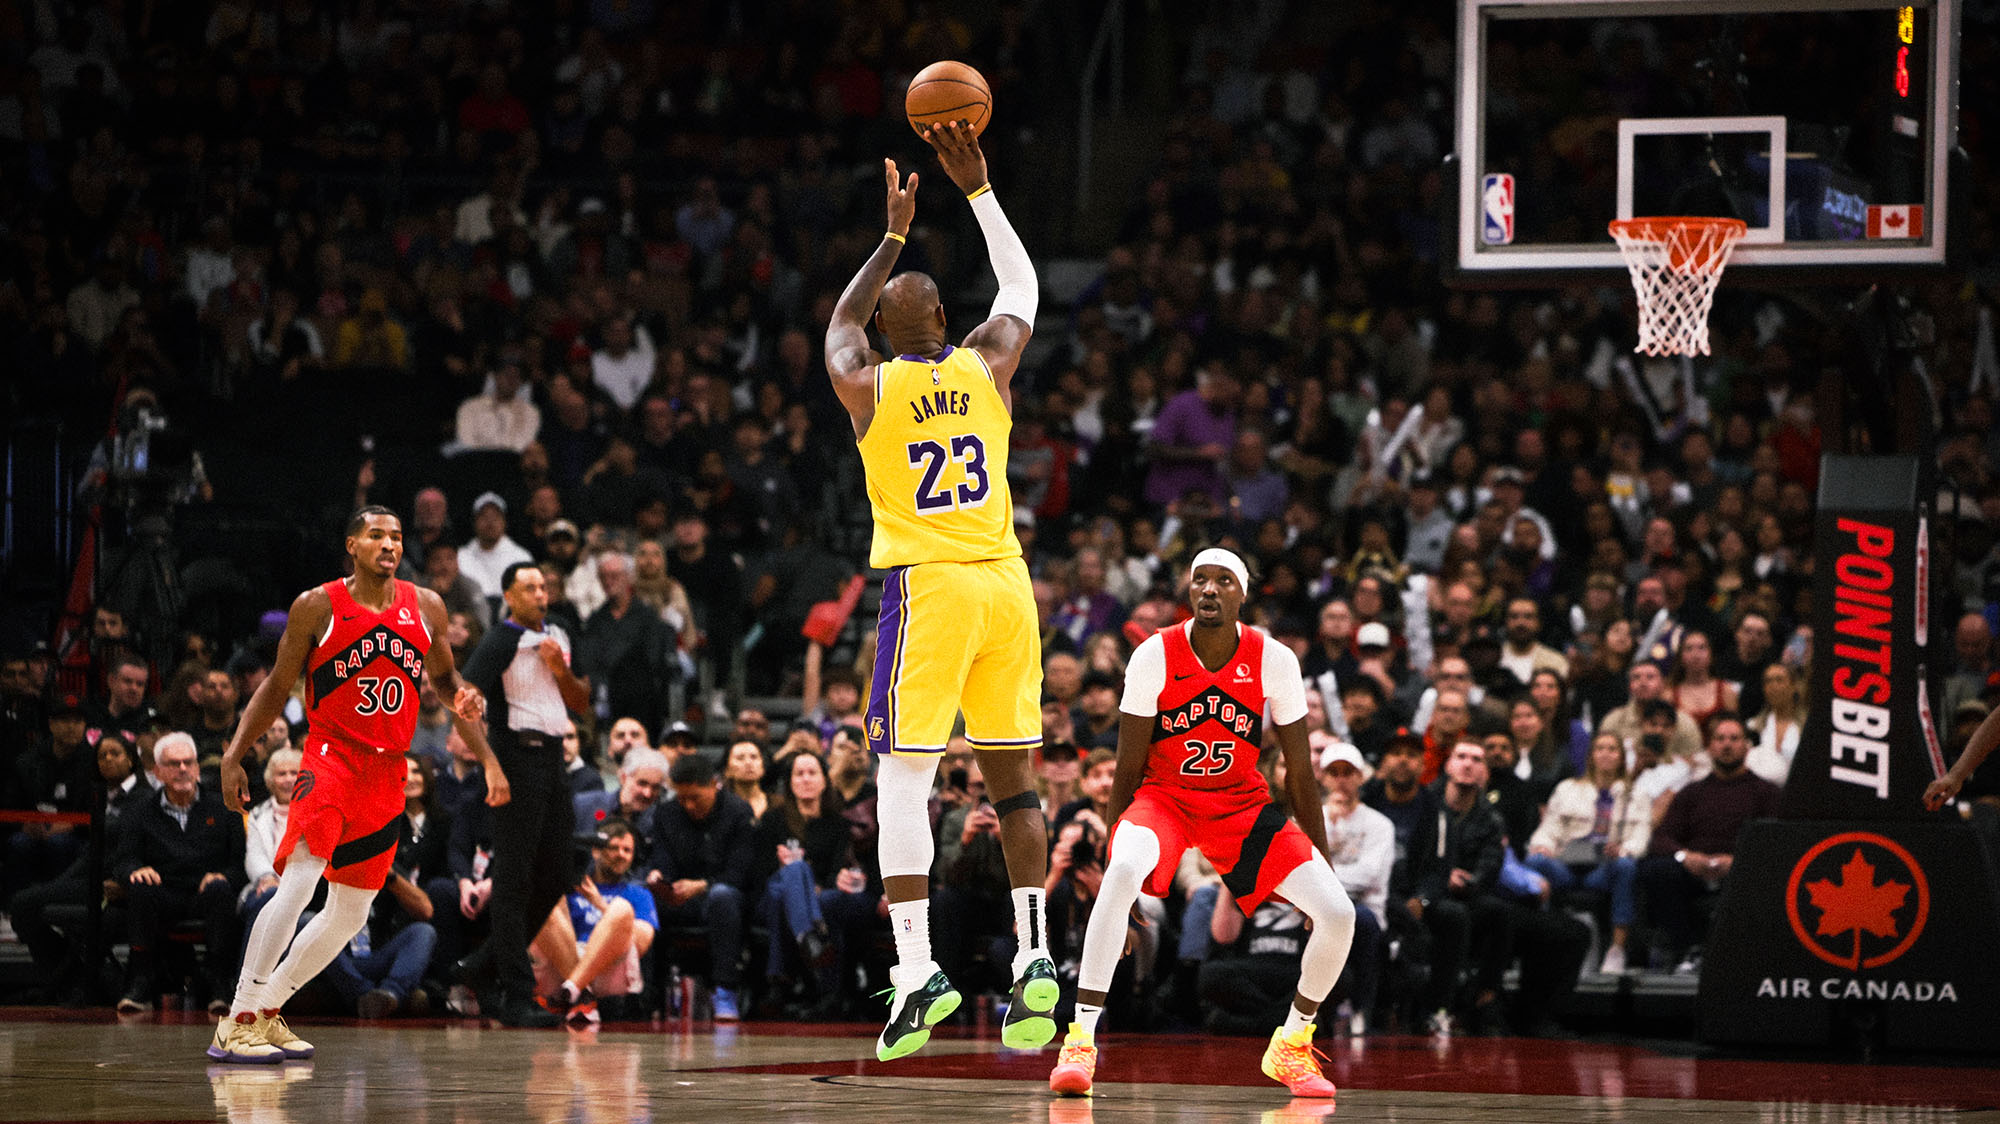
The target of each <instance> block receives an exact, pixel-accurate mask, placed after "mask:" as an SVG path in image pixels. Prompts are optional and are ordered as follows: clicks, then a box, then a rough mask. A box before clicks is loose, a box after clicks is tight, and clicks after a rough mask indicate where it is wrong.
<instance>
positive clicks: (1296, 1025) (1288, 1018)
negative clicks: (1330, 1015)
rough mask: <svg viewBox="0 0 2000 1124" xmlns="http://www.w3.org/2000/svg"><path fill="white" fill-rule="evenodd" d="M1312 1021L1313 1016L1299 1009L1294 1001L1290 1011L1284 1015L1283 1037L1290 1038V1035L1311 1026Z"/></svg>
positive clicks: (1315, 1012)
mask: <svg viewBox="0 0 2000 1124" xmlns="http://www.w3.org/2000/svg"><path fill="white" fill-rule="evenodd" d="M1318 1013H1319V1012H1318V1011H1317V1010H1315V1011H1314V1012H1313V1014H1314V1015H1316V1014H1318ZM1312 1021H1313V1016H1312V1015H1308V1014H1306V1013H1305V1012H1304V1011H1301V1010H1299V1005H1298V1003H1297V1002H1296V1001H1294V1002H1293V1003H1292V1009H1291V1011H1290V1012H1289V1013H1287V1014H1286V1015H1285V1037H1286V1038H1290V1037H1291V1036H1292V1035H1294V1034H1297V1033H1298V1032H1299V1031H1302V1030H1304V1029H1305V1028H1307V1027H1309V1026H1311V1025H1312Z"/></svg>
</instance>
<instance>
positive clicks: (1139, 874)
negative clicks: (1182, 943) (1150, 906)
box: [1076, 823, 1160, 991]
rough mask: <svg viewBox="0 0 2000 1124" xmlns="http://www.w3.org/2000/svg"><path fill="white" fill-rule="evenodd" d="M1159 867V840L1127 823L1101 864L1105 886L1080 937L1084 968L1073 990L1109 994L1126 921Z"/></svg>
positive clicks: (1151, 833) (1122, 945)
mask: <svg viewBox="0 0 2000 1124" xmlns="http://www.w3.org/2000/svg"><path fill="white" fill-rule="evenodd" d="M1158 865H1160V837H1159V836H1157V835H1155V834H1153V832H1152V830H1151V829H1150V828H1145V827H1141V826H1140V825H1138V824H1136V823H1128V824H1125V825H1124V826H1123V827H1120V828H1119V829H1118V838H1117V840H1116V842H1115V843H1114V844H1113V846H1112V848H1111V858H1110V859H1109V861H1107V862H1106V863H1105V864H1104V883H1103V884H1102V885H1101V886H1099V887H1098V888H1097V904H1095V905H1093V906H1091V908H1090V926H1089V927H1088V928H1086V929H1085V930H1084V933H1083V964H1082V965H1081V966H1080V967H1079V968H1078V970H1077V978H1076V986H1077V987H1079V988H1081V989H1082V990H1084V991H1108V990H1110V988H1111V977H1112V975H1113V974H1114V973H1116V972H1117V971H1118V957H1119V955H1120V954H1121V953H1123V952H1124V951H1125V918H1126V915H1127V914H1129V913H1130V912H1131V910H1132V903H1133V902H1135V901H1138V900H1139V887H1140V886H1142V885H1143V884H1144V883H1145V881H1146V876H1147V875H1148V874H1151V873H1152V872H1153V868H1154V867H1156V866H1158Z"/></svg>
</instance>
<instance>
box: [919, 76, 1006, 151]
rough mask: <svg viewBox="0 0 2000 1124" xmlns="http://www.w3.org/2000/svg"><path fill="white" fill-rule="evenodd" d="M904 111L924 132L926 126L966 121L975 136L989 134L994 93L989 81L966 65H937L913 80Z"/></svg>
mask: <svg viewBox="0 0 2000 1124" xmlns="http://www.w3.org/2000/svg"><path fill="white" fill-rule="evenodd" d="M903 112H904V113H907V114H908V115H909V117H910V128H912V129H915V130H917V131H918V133H919V134H921V133H922V132H923V128H924V126H925V125H936V124H940V123H942V122H945V121H964V122H966V123H967V124H969V125H971V126H972V135H973V136H978V135H979V134H981V133H983V132H985V131H986V122H987V121H988V120H989V119H990V118H991V117H992V116H993V91H992V90H989V89H987V87H986V79H985V78H983V77H981V76H980V74H979V72H978V71H976V70H974V69H972V68H971V67H969V66H967V65H965V64H964V63H962V62H934V63H932V64H930V65H929V66H927V67H925V68H923V69H922V70H919V71H917V76H916V77H915V78H912V79H910V92H909V93H908V94H905V95H904V96H903Z"/></svg>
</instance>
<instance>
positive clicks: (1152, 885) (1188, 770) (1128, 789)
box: [1049, 548, 1354, 1097]
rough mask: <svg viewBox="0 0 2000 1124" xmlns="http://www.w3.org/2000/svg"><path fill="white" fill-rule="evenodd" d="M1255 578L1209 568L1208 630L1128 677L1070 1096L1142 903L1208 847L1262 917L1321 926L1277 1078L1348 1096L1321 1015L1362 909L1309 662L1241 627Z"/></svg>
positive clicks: (1190, 628) (1270, 1062) (1168, 643)
mask: <svg viewBox="0 0 2000 1124" xmlns="http://www.w3.org/2000/svg"><path fill="white" fill-rule="evenodd" d="M1249 579H1250V572H1249V570H1248V569H1247V568H1246V567H1245V566H1244V565H1243V560H1242V559H1241V558H1238V557H1237V556H1236V555H1235V554H1233V553H1231V552H1229V551H1227V550H1219V549H1215V548H1210V549H1208V550H1204V551H1202V552H1201V553H1200V554H1197V555H1195V558H1194V563H1193V565H1192V566H1191V567H1190V570H1189V582H1188V600H1189V602H1190V604H1191V605H1192V606H1193V608H1194V619H1192V620H1190V621H1187V622H1186V623H1184V624H1180V625H1176V626H1174V627H1172V628H1168V629H1164V630H1162V631H1161V632H1159V633H1156V634H1155V635H1153V636H1151V637H1148V638H1147V639H1146V641H1145V642H1144V643H1142V644H1140V645H1139V648H1138V650H1137V651H1135V652H1133V653H1132V662H1131V664H1130V665H1129V666H1128V667H1127V669H1126V673H1125V699H1124V701H1123V702H1122V703H1120V704H1119V708H1118V709H1119V711H1120V714H1119V719H1118V775H1117V779H1116V780H1115V781H1114V782H1113V783H1112V788H1111V815H1112V819H1113V821H1114V823H1115V826H1114V827H1113V828H1112V832H1111V853H1110V857H1109V859H1108V860H1107V861H1106V863H1105V867H1104V882H1103V885H1102V886H1101V887H1100V888H1099V890H1098V900H1097V905H1096V907H1095V908H1093V909H1092V910H1091V914H1090V925H1089V928H1088V929H1087V930H1086V931H1085V934H1084V941H1083V963H1082V965H1081V969H1080V971H1079V973H1078V978H1077V992H1076V1022H1075V1023H1073V1024H1071V1026H1070V1029H1069V1036H1068V1038H1067V1039H1066V1040H1065V1041H1064V1042H1063V1047H1062V1054H1061V1056H1060V1057H1059V1058H1058V1059H1057V1063H1056V1067H1055V1069H1054V1071H1053V1072H1051V1073H1050V1074H1049V1088H1051V1089H1053V1090H1054V1091H1056V1092H1058V1093H1066V1094H1069V1095H1072V1096H1088V1095H1089V1094H1090V1092H1091V1087H1092V1082H1093V1079H1094V1076H1095V1073H1096V1069H1097V1046H1096V1041H1095V1038H1094V1036H1095V1034H1096V1031H1097V1019H1098V1015H1099V1014H1100V1013H1102V1011H1103V1009H1104V994H1105V992H1106V991H1107V990H1108V989H1109V988H1110V987H1111V977H1112V974H1113V972H1115V971H1116V970H1117V967H1118V957H1119V953H1120V951H1121V950H1122V949H1123V948H1124V945H1125V927H1126V915H1127V913H1128V912H1129V911H1130V909H1131V908H1132V903H1133V902H1134V901H1135V900H1136V899H1137V898H1138V896H1139V892H1140V890H1142V889H1143V890H1145V891H1146V892H1147V893H1150V894H1153V895H1156V896H1158V895H1164V894H1165V893H1166V892H1167V890H1168V888H1169V887H1170V886H1171V885H1172V884H1173V878H1174V870H1175V868H1176V867H1177V866H1178V865H1179V863H1180V858H1181V853H1182V852H1183V851H1185V850H1186V849H1187V848H1188V847H1190V846H1193V847H1199V848H1201V853H1202V854H1203V855H1205V856H1207V858H1208V860H1209V862H1211V863H1213V864H1214V865H1215V869H1216V871H1217V872H1219V873H1220V874H1221V875H1222V881H1223V885H1224V886H1226V887H1227V888H1228V890H1229V892H1230V894H1232V895H1233V896H1234V897H1235V899H1236V901H1237V903H1238V904H1239V905H1240V906H1241V908H1242V909H1243V912H1244V913H1245V914H1246V915H1247V914H1249V913H1250V912H1252V911H1253V910H1255V909H1256V908H1257V905H1258V903H1259V902H1261V901H1263V900H1264V899H1266V898H1269V897H1272V896H1274V895H1275V896H1278V897H1282V898H1284V899H1285V900H1286V901H1289V902H1291V903H1292V904H1293V905H1295V906H1297V907H1298V908H1299V909H1300V911H1301V912H1303V913H1304V914H1305V915H1306V916H1307V917H1310V918H1311V919H1312V922H1313V930H1312V936H1311V937H1310V939H1308V941H1307V942H1306V947H1305V956H1304V962H1303V964H1302V965H1301V971H1300V975H1299V986H1298V994H1297V995H1296V996H1294V998H1293V1000H1292V1009H1291V1013H1290V1016H1289V1017H1288V1018H1287V1019H1286V1020H1285V1025H1283V1026H1281V1027H1279V1028H1277V1029H1276V1030H1274V1031H1272V1032H1271V1042H1270V1045H1269V1046H1268V1047H1267V1048H1266V1049H1265V1051H1264V1060H1263V1071H1264V1074H1265V1076H1267V1077H1271V1078H1273V1079H1275V1080H1277V1081H1280V1082H1282V1083H1283V1084H1284V1085H1285V1087H1286V1088H1288V1089H1290V1090H1291V1092H1292V1094H1293V1095H1294V1096H1300V1097H1331V1096H1333V1095H1334V1087H1333V1082H1331V1081H1329V1080H1327V1079H1326V1077H1325V1075H1324V1074H1322V1073H1321V1072H1320V1070H1319V1065H1318V1063H1316V1062H1315V1061H1314V1060H1313V1050H1312V1036H1313V1016H1314V1015H1315V1014H1317V1013H1318V1011H1319V1005H1320V1002H1321V1000H1324V999H1325V998H1326V996H1327V993H1328V992H1329V991H1331V990H1333V985H1334V983H1335V981H1337V980H1339V978H1340V972H1341V969H1342V968H1344V967H1345V966H1346V964H1347V950H1348V946H1349V945H1350V944H1351V943H1352V942H1353V939H1354V905H1353V903H1352V902H1351V901H1350V900H1349V899H1348V896H1347V891H1345V890H1343V889H1342V888H1341V885H1340V879H1339V878H1337V877H1336V876H1335V875H1334V873H1333V866H1332V864H1331V863H1330V862H1329V861H1328V859H1327V845H1326V823H1325V821H1324V820H1323V819H1322V818H1321V817H1320V815H1319V788H1318V784H1317V782H1316V781H1315V780H1314V777H1313V767H1312V762H1311V758H1310V757H1309V756H1308V750H1307V747H1306V690H1305V683H1304V681H1303V680H1302V679H1301V678H1300V675H1299V661H1298V657H1296V656H1294V655H1293V654H1292V652H1291V649H1289V648H1287V647H1285V646H1284V645H1282V644H1278V643H1275V642H1273V641H1272V640H1271V639H1270V638H1269V637H1267V636H1265V635H1264V633H1262V632H1260V631H1259V630H1257V629H1255V628H1246V627H1244V625H1243V624H1242V623H1241V621H1239V620H1238V616H1239V614H1240V613H1241V611H1242V608H1243V600H1244V598H1245V596H1247V591H1248V587H1249ZM1267 711H1268V713H1269V714H1270V716H1271V721H1272V722H1273V724H1274V725H1275V726H1276V728H1277V730H1276V732H1277V738H1278V745H1279V746H1280V747H1281V748H1282V749H1283V751H1284V754H1285V768H1286V778H1285V784H1286V786H1287V790H1288V791H1287V795H1288V796H1289V797H1290V801H1291V805H1292V807H1293V808H1295V809H1298V810H1299V811H1300V812H1303V813H1304V815H1303V817H1302V818H1299V819H1297V820H1296V821H1295V820H1294V819H1292V818H1290V817H1288V816H1286V814H1285V812H1284V809H1283V808H1282V807H1280V806H1279V805H1278V804H1276V803H1274V802H1273V801H1272V800H1271V798H1270V792H1269V790H1268V789H1267V788H1266V787H1265V783H1264V775H1263V774H1262V773H1260V772H1258V771H1257V758H1258V757H1259V755H1260V751H1261V749H1262V747H1263V741H1264V715H1265V714H1266V712H1267Z"/></svg>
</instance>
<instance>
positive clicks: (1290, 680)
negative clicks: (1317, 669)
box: [1264, 637, 1306, 726]
mask: <svg viewBox="0 0 2000 1124" xmlns="http://www.w3.org/2000/svg"><path fill="white" fill-rule="evenodd" d="M1264 700H1265V704H1264V705H1265V706H1266V707H1267V708H1268V709H1269V710H1270V713H1271V721H1272V722H1273V723H1274V724H1276V725H1279V726H1289V725H1291V724H1292V723H1294V722H1297V721H1298V720H1299V719H1301V718H1304V717H1305V716H1306V681H1305V679H1304V678H1302V677H1301V676H1300V675H1299V657H1297V656H1295V655H1293V654H1292V650H1291V649H1290V648H1287V647H1285V646H1284V645H1283V644H1280V643H1278V642H1277V641H1276V640H1272V639H1270V638H1269V637H1266V638H1265V640H1264Z"/></svg>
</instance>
